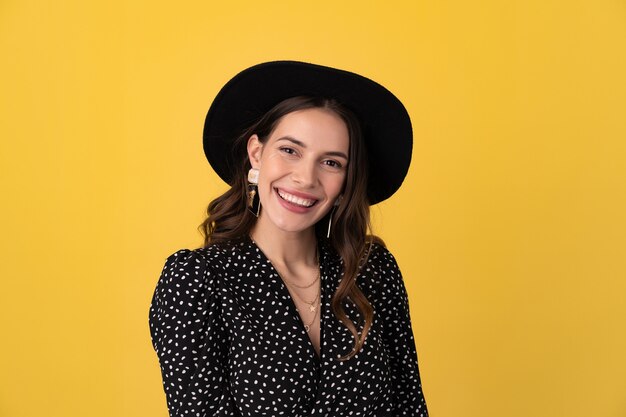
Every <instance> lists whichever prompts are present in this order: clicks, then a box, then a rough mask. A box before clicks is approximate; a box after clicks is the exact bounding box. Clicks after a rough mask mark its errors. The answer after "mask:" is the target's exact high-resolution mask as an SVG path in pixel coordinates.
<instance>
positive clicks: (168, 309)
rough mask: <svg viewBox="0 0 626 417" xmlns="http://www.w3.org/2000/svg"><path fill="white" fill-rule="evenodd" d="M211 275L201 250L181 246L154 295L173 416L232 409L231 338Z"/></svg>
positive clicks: (154, 322) (156, 335) (155, 330)
mask: <svg viewBox="0 0 626 417" xmlns="http://www.w3.org/2000/svg"><path fill="white" fill-rule="evenodd" d="M213 275H214V274H212V273H211V270H210V268H209V265H207V261H206V257H205V255H204V254H203V253H201V252H200V251H199V250H196V251H190V250H187V249H183V250H180V251H178V252H176V253H175V254H173V255H171V256H170V257H169V258H168V259H167V261H166V262H165V266H164V268H163V272H162V273H161V276H160V279H159V281H158V283H157V286H156V290H155V292H154V296H153V298H152V303H151V305H150V312H149V324H150V334H151V337H152V345H153V347H154V349H155V351H156V353H157V356H158V358H159V363H160V366H161V374H162V377H163V389H164V391H165V395H166V400H167V406H168V409H169V413H170V416H172V417H174V416H176V417H179V416H188V415H193V416H196V415H201V416H207V415H209V416H218V415H229V414H230V413H229V412H228V408H229V407H231V406H232V404H230V403H231V398H230V395H229V394H228V387H227V375H226V371H225V365H226V364H225V361H226V357H227V356H226V355H227V349H228V340H227V337H225V330H224V326H223V324H222V322H221V320H220V303H219V301H218V299H219V298H218V297H217V290H216V288H215V279H214V278H215V277H214V276H213Z"/></svg>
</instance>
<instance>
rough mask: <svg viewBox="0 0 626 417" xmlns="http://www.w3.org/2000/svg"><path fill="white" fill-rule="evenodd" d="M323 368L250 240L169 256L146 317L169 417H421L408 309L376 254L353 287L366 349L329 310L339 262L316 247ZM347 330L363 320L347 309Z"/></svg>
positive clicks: (387, 259) (385, 260) (387, 264)
mask: <svg viewBox="0 0 626 417" xmlns="http://www.w3.org/2000/svg"><path fill="white" fill-rule="evenodd" d="M319 250H320V276H321V308H322V310H321V331H320V336H321V340H320V357H318V356H317V353H316V352H315V349H314V348H313V345H312V344H311V342H310V339H309V337H308V335H307V333H306V331H305V329H304V324H303V322H302V320H301V318H300V315H299V314H298V312H297V310H296V307H295V304H294V303H293V300H292V299H291V296H290V294H289V291H288V289H287V287H286V286H285V285H284V284H283V281H282V279H281V278H280V276H279V275H278V273H277V272H276V270H275V269H274V267H273V266H272V264H271V263H270V261H269V260H268V259H267V258H266V257H265V255H264V254H263V252H261V250H260V249H259V248H258V247H257V246H256V244H255V243H254V242H252V241H251V240H250V239H246V240H243V241H241V242H236V243H231V244H216V245H212V246H210V247H208V248H203V249H196V250H186V249H185V250H180V251H178V252H176V253H174V254H173V255H172V256H170V257H169V258H168V259H167V261H166V264H165V267H164V269H163V273H162V274H161V277H160V279H159V281H158V284H157V287H156V290H155V292H154V296H153V299H152V304H151V307H150V317H149V322H150V331H151V336H152V343H153V346H154V349H155V350H156V353H157V355H158V358H159V362H160V365H161V373H162V377H163V387H164V390H165V394H166V399H167V405H168V408H169V412H170V415H171V416H172V417H173V416H176V417H178V416H198V417H204V416H207V417H208V416H219V417H226V416H241V417H252V416H289V417H304V416H311V417H313V416H328V417H338V416H371V417H385V416H390V417H391V416H394V417H396V416H411V417H421V416H428V412H427V410H426V403H425V401H424V396H423V394H422V387H421V383H420V375H419V370H418V365H417V355H416V351H415V342H414V340H413V333H412V330H411V323H410V317H409V307H408V299H407V295H406V290H405V287H404V283H403V281H402V276H401V274H400V271H399V270H398V266H397V264H396V262H395V259H394V258H393V256H392V255H391V254H390V253H389V252H388V251H387V250H386V249H385V248H383V247H382V246H378V245H376V246H375V248H374V250H373V251H372V253H371V254H370V257H369V260H368V262H367V264H366V265H365V266H364V267H363V269H362V272H361V273H360V275H359V277H358V278H357V283H358V285H359V287H360V288H361V290H362V291H363V292H364V294H365V295H366V296H367V298H368V300H369V301H370V303H371V304H372V306H373V307H374V321H373V323H372V328H371V330H370V332H369V334H368V336H367V339H366V342H365V345H364V346H363V348H362V350H361V351H359V353H358V354H356V356H354V357H353V358H351V359H349V360H348V361H343V362H342V361H339V360H337V358H338V357H339V356H343V355H346V354H347V353H349V352H350V351H351V350H352V346H353V343H354V342H353V338H352V335H351V333H350V332H349V331H348V329H346V328H345V326H344V325H343V324H342V323H341V322H339V321H338V320H337V319H336V318H335V316H334V314H333V313H332V311H331V308H330V301H331V296H332V294H333V293H334V291H335V289H336V288H337V286H338V284H339V280H340V278H341V274H340V272H341V268H342V262H341V260H340V258H339V257H338V256H337V254H336V253H335V252H334V251H333V250H332V249H331V248H330V246H328V245H326V244H320V249H319ZM345 309H346V312H347V314H348V316H349V317H350V318H351V319H352V320H357V321H359V320H361V318H360V316H359V313H358V310H357V309H356V307H354V306H353V305H352V304H351V303H349V302H347V303H346V304H345Z"/></svg>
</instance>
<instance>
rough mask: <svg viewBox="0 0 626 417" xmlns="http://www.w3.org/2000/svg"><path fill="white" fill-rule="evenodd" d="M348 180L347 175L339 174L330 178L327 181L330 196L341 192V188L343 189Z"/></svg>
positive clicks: (327, 190)
mask: <svg viewBox="0 0 626 417" xmlns="http://www.w3.org/2000/svg"><path fill="white" fill-rule="evenodd" d="M345 181H346V176H345V175H338V176H336V177H334V178H332V179H330V180H329V181H328V182H327V183H326V192H327V193H328V195H329V196H334V197H336V196H338V195H339V194H341V190H342V189H343V186H344V183H345Z"/></svg>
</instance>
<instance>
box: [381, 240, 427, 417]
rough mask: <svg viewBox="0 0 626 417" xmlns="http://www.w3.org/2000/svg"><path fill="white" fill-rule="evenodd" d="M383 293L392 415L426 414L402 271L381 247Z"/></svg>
mask: <svg viewBox="0 0 626 417" xmlns="http://www.w3.org/2000/svg"><path fill="white" fill-rule="evenodd" d="M381 261H382V265H381V269H382V274H383V277H384V279H383V280H382V281H383V282H382V296H383V303H382V309H381V312H380V313H381V315H382V318H383V322H384V335H385V344H386V346H387V348H388V352H389V366H390V372H391V384H392V391H393V393H392V395H393V413H392V415H393V416H395V417H399V416H411V417H427V416H428V411H427V408H426V401H425V400H424V395H423V392H422V385H421V380H420V374H419V369H418V364H417V352H416V349H415V340H414V338H413V330H412V327H411V317H410V314H409V300H408V296H407V292H406V288H405V286H404V281H403V279H402V274H401V273H400V269H399V268H398V265H397V263H396V260H395V258H394V257H393V255H392V254H391V253H390V252H389V251H387V250H386V249H383V254H382V257H381Z"/></svg>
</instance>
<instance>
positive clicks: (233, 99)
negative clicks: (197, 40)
mask: <svg viewBox="0 0 626 417" xmlns="http://www.w3.org/2000/svg"><path fill="white" fill-rule="evenodd" d="M295 96H314V97H324V98H333V99H335V100H337V101H338V102H339V103H340V104H342V105H343V106H345V107H347V108H348V109H350V110H351V111H352V112H353V113H354V114H355V115H356V117H357V118H358V120H359V122H360V125H361V129H362V134H363V139H364V142H365V146H366V150H367V158H368V164H369V167H368V168H369V169H368V186H367V196H368V201H369V204H376V203H379V202H381V201H383V200H385V199H387V198H389V197H390V196H391V195H392V194H393V193H395V192H396V191H397V190H398V188H400V185H401V184H402V181H403V180H404V178H405V177H406V174H407V172H408V169H409V165H410V163H411V151H412V147H413V133H412V129H411V119H410V118H409V115H408V113H407V111H406V109H405V108H404V106H403V105H402V103H401V102H400V100H399V99H398V98H397V97H396V96H395V95H394V94H393V93H391V92H390V91H389V90H387V89H386V88H385V87H383V86H382V85H380V84H378V83H376V82H375V81H372V80H370V79H369V78H366V77H363V76H361V75H358V74H355V73H352V72H349V71H344V70H340V69H336V68H331V67H325V66H321V65H316V64H310V63H306V62H298V61H272V62H266V63H262V64H258V65H255V66H253V67H250V68H247V69H245V70H243V71H241V72H240V73H239V74H237V75H235V76H234V77H233V78H232V79H231V80H230V81H228V82H227V83H226V85H224V87H222V89H221V90H220V91H219V93H218V94H217V96H216V97H215V99H214V100H213V103H212V104H211V107H210V109H209V112H208V114H207V116H206V121H205V124H204V153H205V154H206V157H207V159H208V160H209V163H210V164H211V167H213V169H214V170H215V172H216V173H217V175H219V176H220V178H222V179H223V180H224V181H225V182H227V183H228V184H231V185H232V184H233V183H234V181H235V178H234V173H235V171H236V169H235V167H236V165H237V164H238V163H240V162H239V161H236V160H235V158H236V157H237V156H236V153H235V152H234V151H233V145H234V141H235V139H236V138H237V137H238V136H239V135H240V134H241V133H242V132H243V131H244V130H245V128H247V127H249V126H251V125H252V124H253V123H254V122H256V121H257V120H258V119H260V118H261V117H262V116H263V115H264V114H265V113H266V112H268V111H269V110H270V109H272V108H273V107H274V106H275V105H276V104H278V103H279V102H281V101H283V100H285V99H287V98H291V97H295Z"/></svg>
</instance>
